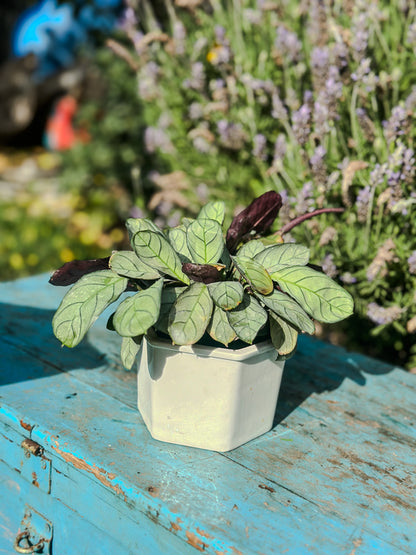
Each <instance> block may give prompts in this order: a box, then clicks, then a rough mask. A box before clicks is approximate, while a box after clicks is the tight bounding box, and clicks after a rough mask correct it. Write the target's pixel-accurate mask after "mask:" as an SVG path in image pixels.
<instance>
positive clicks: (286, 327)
mask: <svg viewBox="0 0 416 555" xmlns="http://www.w3.org/2000/svg"><path fill="white" fill-rule="evenodd" d="M269 324H270V338H271V340H272V343H273V346H274V348H275V349H276V351H277V352H278V354H279V356H281V357H288V355H290V354H291V353H293V351H294V350H295V349H296V345H297V342H298V332H297V331H296V330H295V328H294V327H292V326H291V325H290V324H288V323H287V322H286V321H285V320H283V318H279V316H276V315H274V314H270V318H269Z"/></svg>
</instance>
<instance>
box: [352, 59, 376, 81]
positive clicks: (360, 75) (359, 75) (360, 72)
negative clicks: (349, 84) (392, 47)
mask: <svg viewBox="0 0 416 555" xmlns="http://www.w3.org/2000/svg"><path fill="white" fill-rule="evenodd" d="M370 64H371V59H370V58H363V59H362V60H361V61H360V63H359V65H358V67H357V69H356V70H355V71H354V72H353V73H351V79H352V80H353V81H363V79H365V77H366V76H367V75H368V74H369V73H370Z"/></svg>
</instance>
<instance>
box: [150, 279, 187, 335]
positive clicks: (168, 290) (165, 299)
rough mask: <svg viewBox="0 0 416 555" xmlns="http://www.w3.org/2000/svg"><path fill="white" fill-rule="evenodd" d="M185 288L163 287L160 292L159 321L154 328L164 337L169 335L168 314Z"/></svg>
mask: <svg viewBox="0 0 416 555" xmlns="http://www.w3.org/2000/svg"><path fill="white" fill-rule="evenodd" d="M185 289H186V287H164V288H163V291H162V299H161V303H160V311H159V319H158V321H157V322H156V324H155V328H156V329H157V330H159V331H161V332H162V333H165V334H166V335H168V334H169V330H168V326H169V312H170V311H171V308H172V306H173V305H174V304H175V302H176V299H177V298H178V297H179V295H180V294H181V293H183V292H184V291H185Z"/></svg>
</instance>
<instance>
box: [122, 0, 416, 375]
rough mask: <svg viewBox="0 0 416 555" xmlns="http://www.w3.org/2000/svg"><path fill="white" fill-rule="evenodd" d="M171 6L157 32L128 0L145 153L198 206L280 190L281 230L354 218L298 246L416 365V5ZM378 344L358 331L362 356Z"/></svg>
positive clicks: (399, 1) (166, 209)
mask: <svg viewBox="0 0 416 555" xmlns="http://www.w3.org/2000/svg"><path fill="white" fill-rule="evenodd" d="M133 4H135V5H136V6H137V7H138V8H139V10H141V11H140V14H141V17H139V18H138V19H136V20H135V21H133V19H132V17H133V11H132V8H133V7H134V5H133ZM166 5H167V6H168V8H169V9H167V10H166V14H165V17H164V18H163V23H160V22H159V23H158V21H157V18H156V17H151V14H152V9H151V3H150V2H146V1H145V0H142V1H138V2H135V3H133V2H131V7H130V8H129V11H128V13H127V17H126V20H125V27H124V28H125V31H126V33H127V35H128V36H129V37H130V38H131V41H132V56H134V58H135V60H136V63H137V64H138V71H137V79H138V95H139V98H140V99H141V101H142V104H143V114H144V118H145V122H146V125H147V131H146V132H145V142H146V148H147V150H148V152H151V153H152V155H153V156H154V155H157V160H158V161H159V162H160V167H165V168H169V172H164V173H168V176H167V178H168V179H169V173H171V172H174V171H179V170H180V171H181V172H183V174H184V175H185V176H186V179H187V180H188V182H189V183H190V184H191V187H190V189H191V190H193V191H194V192H196V193H197V194H198V195H199V200H200V202H202V203H205V202H206V201H207V200H208V199H209V198H218V199H222V200H224V201H225V202H226V203H227V204H228V205H230V206H238V203H239V202H245V201H246V200H247V199H248V198H251V197H252V196H253V194H254V195H258V194H260V193H262V192H263V191H264V190H268V189H274V190H276V191H278V192H279V193H280V194H281V195H282V197H283V198H284V199H285V203H284V208H283V209H282V211H281V214H280V217H281V219H283V221H284V220H285V219H286V221H289V220H290V219H291V218H293V217H294V214H299V213H308V212H310V211H313V210H316V209H319V208H322V207H326V206H328V205H340V206H344V207H346V208H348V210H346V211H345V213H344V214H343V215H342V216H337V218H336V219H335V217H334V216H333V215H331V214H329V215H326V216H322V217H321V218H320V219H319V220H313V221H312V220H309V221H308V222H307V223H306V224H304V225H303V226H300V227H298V228H296V230H293V234H288V235H286V240H289V241H290V240H293V239H294V238H295V239H296V240H300V241H307V242H308V243H310V244H312V245H313V246H312V253H313V256H314V258H315V259H316V260H318V261H319V262H320V263H321V264H322V265H323V267H324V268H325V270H326V271H327V272H328V274H329V275H331V276H332V277H334V278H336V279H337V280H339V281H340V282H341V283H343V284H344V286H345V287H346V288H347V289H348V290H349V291H350V292H351V293H352V294H353V296H354V297H355V299H356V305H357V309H358V313H359V314H360V315H361V317H362V318H363V319H365V320H366V321H367V323H368V324H369V327H370V328H371V335H378V340H377V342H376V344H379V345H382V346H384V350H381V351H375V352H376V354H379V355H380V356H384V354H385V353H386V352H387V350H386V347H387V348H388V349H392V350H394V351H395V353H396V358H397V355H398V356H399V361H400V362H401V363H406V364H407V365H408V366H409V367H414V366H416V350H415V347H412V338H411V334H414V332H415V329H416V324H415V319H416V302H415V300H416V275H415V262H414V260H415V257H416V255H415V252H416V239H415V237H416V218H415V203H416V191H415V186H414V181H415V155H414V139H415V126H414V123H415V121H414V118H415V107H416V85H415V84H416V66H415V64H414V57H415V53H416V33H415V28H416V8H415V5H414V2H411V1H410V0H392V1H387V0H379V1H374V2H365V1H364V0H359V1H354V2H345V1H341V0H334V1H333V2H321V1H319V0H301V1H294V0H293V1H291V0H289V1H285V2H264V1H260V0H258V1H255V0H239V1H236V0H233V1H232V0H228V1H227V0H223V1H221V0H210V1H204V2H202V1H200V2H198V1H194V0H193V1H186V0H181V2H176V3H173V2H167V4H166ZM144 8H146V9H144ZM136 13H137V12H136ZM144 14H147V15H144ZM149 14H150V16H149ZM136 17H137V16H136ZM156 169H157V168H156ZM161 193H162V195H161V196H159V199H158V200H159V208H160V211H161V212H162V217H165V218H167V217H171V216H172V214H173V213H175V211H176V210H178V209H180V207H178V205H175V201H174V200H173V199H172V196H170V198H168V197H166V196H165V197H166V198H165V199H163V193H164V191H163V190H162V191H161ZM236 201H237V202H236ZM347 332H348V330H347ZM348 333H350V334H351V333H353V330H349V332H348ZM363 342H364V345H363ZM370 343H372V344H374V341H373V340H372V339H371V337H370V335H366V334H365V333H362V334H361V345H362V348H364V349H366V350H368V348H369V344H370ZM355 346H356V347H357V345H355ZM358 346H359V344H358ZM412 349H413V350H412Z"/></svg>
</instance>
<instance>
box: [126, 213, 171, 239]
mask: <svg viewBox="0 0 416 555" xmlns="http://www.w3.org/2000/svg"><path fill="white" fill-rule="evenodd" d="M126 228H127V231H128V234H129V237H130V240H131V239H132V238H133V236H134V235H135V234H136V233H138V232H139V231H154V232H155V233H160V234H162V230H161V229H160V228H158V227H157V225H156V224H154V223H153V222H152V220H148V219H147V218H128V220H127V221H126Z"/></svg>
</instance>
